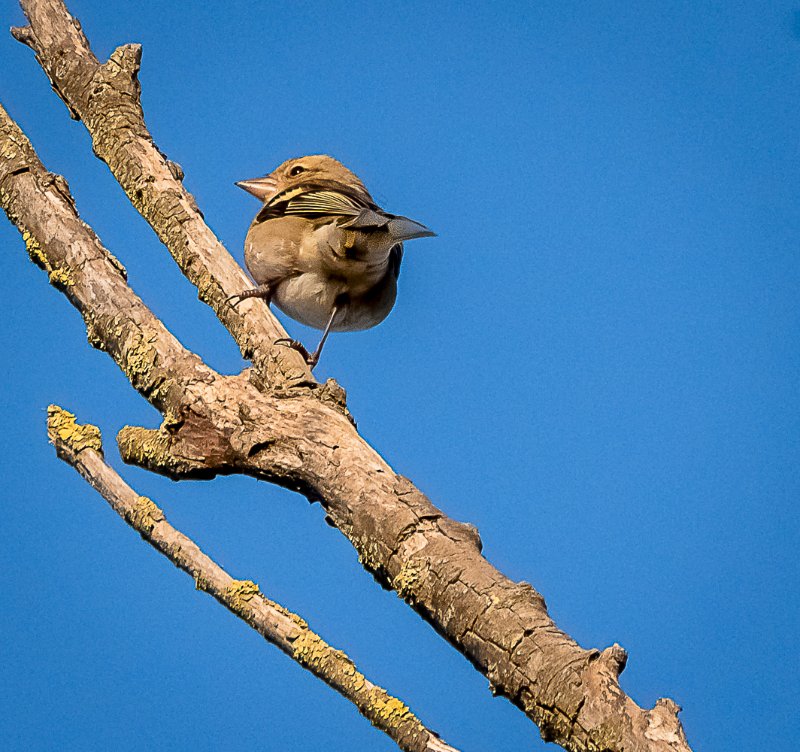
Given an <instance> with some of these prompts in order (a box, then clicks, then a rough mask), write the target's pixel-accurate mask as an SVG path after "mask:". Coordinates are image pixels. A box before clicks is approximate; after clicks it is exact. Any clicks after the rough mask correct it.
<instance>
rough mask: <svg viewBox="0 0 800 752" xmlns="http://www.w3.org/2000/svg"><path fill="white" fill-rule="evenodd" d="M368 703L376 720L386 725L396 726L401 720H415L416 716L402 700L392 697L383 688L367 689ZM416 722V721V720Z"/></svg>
mask: <svg viewBox="0 0 800 752" xmlns="http://www.w3.org/2000/svg"><path fill="white" fill-rule="evenodd" d="M369 705H370V707H371V708H372V711H373V714H374V715H375V716H377V720H379V721H380V722H381V723H383V724H385V725H386V726H397V725H398V724H399V723H401V722H403V721H416V720H417V718H416V716H415V715H414V714H413V713H412V712H411V709H410V708H409V707H408V705H406V704H405V703H404V702H403V701H402V700H399V699H397V698H396V697H392V695H390V694H389V693H388V692H387V691H386V690H385V689H382V688H381V687H373V688H372V689H370V690H369ZM417 722H418V721H417Z"/></svg>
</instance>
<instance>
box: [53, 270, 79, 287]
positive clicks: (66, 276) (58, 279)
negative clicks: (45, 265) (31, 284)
mask: <svg viewBox="0 0 800 752" xmlns="http://www.w3.org/2000/svg"><path fill="white" fill-rule="evenodd" d="M49 277H50V284H51V285H55V286H56V287H72V286H73V285H74V284H75V280H74V279H73V278H72V275H71V274H70V273H69V272H67V271H65V270H64V269H53V271H51V272H50V274H49Z"/></svg>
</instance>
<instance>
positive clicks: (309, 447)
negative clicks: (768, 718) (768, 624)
mask: <svg viewBox="0 0 800 752" xmlns="http://www.w3.org/2000/svg"><path fill="white" fill-rule="evenodd" d="M22 4H23V7H24V9H25V11H26V14H27V15H28V18H29V19H30V22H31V27H30V28H25V29H21V30H16V32H15V35H16V36H17V38H19V39H21V40H22V41H24V42H25V43H26V44H28V45H29V46H31V47H33V48H34V50H35V51H36V53H37V57H38V59H39V60H40V62H41V64H42V67H43V68H44V69H45V71H46V72H47V73H48V76H49V77H50V79H51V81H52V82H53V85H54V88H55V89H56V91H57V92H58V93H59V95H60V96H62V98H64V99H65V101H66V102H67V104H68V106H69V107H70V109H71V111H72V112H73V113H74V115H75V116H76V117H79V118H81V119H83V120H84V122H86V124H87V127H88V128H89V130H90V132H91V133H92V136H93V139H94V142H95V150H96V151H98V153H101V156H102V154H106V156H105V157H104V158H107V160H108V161H109V164H110V166H111V167H112V171H114V172H115V175H116V174H117V173H119V174H118V175H117V176H118V178H119V179H120V182H121V183H123V185H124V187H126V192H129V195H130V191H133V193H134V195H135V196H136V191H137V190H138V189H137V186H139V185H140V184H141V182H142V181H143V182H144V184H146V185H149V188H148V190H151V189H152V193H146V194H145V193H143V194H142V196H141V197H139V198H134V203H135V204H136V205H137V208H140V211H142V213H143V214H145V216H147V217H148V219H149V221H150V222H151V224H153V226H154V228H155V229H156V231H157V232H158V233H159V235H160V236H161V237H162V239H164V240H165V243H166V244H167V245H168V247H170V250H171V252H172V253H173V256H174V257H175V258H176V260H177V261H178V263H179V264H180V265H181V268H182V269H183V270H184V272H185V273H186V275H187V277H189V278H190V279H191V280H192V281H193V282H195V284H197V285H198V286H199V287H200V292H201V297H203V295H204V292H203V290H206V291H211V292H210V293H208V294H206V297H207V299H208V301H210V302H211V304H212V306H213V307H215V310H217V311H218V314H219V315H220V318H221V320H223V323H225V324H226V326H228V328H229V329H230V330H231V333H232V334H233V336H234V337H235V338H236V339H237V342H239V344H240V346H241V347H242V349H243V351H245V350H247V351H248V352H251V353H252V357H253V360H254V368H253V369H252V370H246V371H245V372H244V373H242V374H240V375H238V376H221V375H220V374H218V373H216V372H215V371H213V370H212V369H210V368H209V367H208V366H206V365H205V364H204V363H203V362H202V361H201V360H200V359H199V358H198V357H197V356H196V355H194V354H192V353H189V352H188V351H186V350H185V349H184V348H182V346H181V345H180V344H179V343H178V342H177V340H175V338H174V337H172V335H171V334H170V333H169V332H168V331H167V330H166V329H165V328H164V327H163V325H162V324H161V322H159V321H158V320H157V319H156V318H155V317H154V316H153V315H152V313H151V312H150V311H149V310H148V309H146V307H145V306H144V304H143V303H142V302H141V301H140V300H139V299H138V298H137V297H136V296H135V295H134V293H133V292H132V291H131V290H130V288H129V287H128V286H127V284H126V283H125V280H124V276H123V275H122V273H121V272H120V270H119V267H118V264H117V265H115V263H114V261H113V260H112V259H113V257H112V256H111V255H110V254H109V253H108V252H107V251H106V250H105V249H103V248H102V246H101V245H100V243H99V241H98V240H97V238H96V237H95V236H94V234H93V233H92V232H91V230H90V229H89V228H88V227H87V226H86V225H84V224H83V223H82V222H80V220H79V219H78V218H77V214H76V213H75V209H74V204H73V202H72V199H71V197H70V196H69V192H68V190H67V189H66V184H65V183H63V182H61V181H59V179H58V178H56V177H54V176H52V175H50V174H49V173H47V172H46V171H45V170H44V168H43V167H42V166H41V164H40V163H39V162H38V159H37V158H36V156H35V154H34V153H33V150H32V148H31V147H30V144H28V142H27V140H26V139H25V138H24V136H23V135H22V133H21V132H20V131H19V130H18V129H17V128H16V126H15V125H14V124H13V123H12V122H11V121H10V119H9V118H8V117H7V116H6V115H5V114H4V113H0V156H1V157H2V159H0V199H1V202H2V205H3V207H4V209H5V210H6V212H7V213H8V215H9V217H11V219H12V221H14V222H15V224H17V226H18V227H19V228H20V231H21V232H22V233H23V237H26V233H27V234H28V235H29V236H30V238H32V239H33V243H31V242H30V240H29V239H26V243H27V244H28V248H29V252H30V253H31V255H32V257H33V258H34V259H35V260H36V261H37V262H38V263H39V264H40V265H41V266H43V267H44V268H45V269H46V270H47V271H48V272H49V274H50V279H51V282H52V283H53V284H55V285H56V286H58V287H59V289H61V290H62V291H63V292H65V293H66V294H67V295H68V297H70V299H71V300H72V301H73V303H74V304H75V305H76V306H77V307H78V309H79V310H80V311H81V313H82V314H83V316H84V319H85V321H86V323H87V330H88V331H89V333H90V334H89V336H90V341H92V342H93V344H95V345H97V346H100V347H102V348H103V349H106V350H108V352H109V354H110V355H112V357H114V359H115V360H116V361H117V363H118V364H119V365H120V367H122V369H123V370H124V371H125V373H126V374H127V375H128V377H129V378H130V380H131V383H132V384H133V385H134V386H135V387H136V388H137V389H139V391H141V392H142V393H143V394H144V395H145V396H146V397H147V398H148V399H149V400H150V401H151V402H152V403H153V404H154V405H155V406H156V407H157V408H158V409H159V410H160V411H161V412H162V414H163V415H164V422H163V424H162V426H161V428H160V429H158V430H150V429H146V428H140V427H126V428H124V429H123V430H122V431H121V432H120V434H119V436H118V443H119V446H120V451H121V453H122V455H123V458H124V459H125V460H126V461H128V462H132V463H135V464H138V465H141V466H143V467H146V468H148V469H150V470H153V471H155V472H160V473H163V474H165V475H168V476H170V477H172V478H176V479H179V478H188V477H206V478H210V477H213V476H214V475H217V474H221V473H242V474H246V475H251V476H253V477H257V478H262V479H266V480H269V481H272V482H274V483H277V484H280V485H282V486H285V487H287V488H291V489H294V490H297V491H299V492H301V493H303V494H304V495H306V496H307V497H308V498H309V499H310V500H311V501H318V502H320V503H321V504H322V506H323V507H324V508H325V510H326V512H327V515H328V518H329V520H330V521H331V522H332V523H333V524H334V525H335V526H336V527H337V528H338V529H339V530H340V531H341V532H342V533H344V534H345V535H346V536H347V537H348V539H349V540H350V541H351V542H352V544H353V545H354V547H355V548H356V550H357V551H358V555H359V559H360V561H361V562H362V564H363V565H364V567H365V568H366V569H368V570H369V571H371V572H372V573H373V574H374V575H375V577H376V578H377V579H378V580H379V581H381V582H382V583H383V584H385V585H386V586H387V587H390V588H393V589H394V590H396V591H397V593H398V594H399V595H400V596H401V597H403V598H404V599H405V600H406V601H407V602H408V603H409V604H410V605H412V606H413V607H414V608H415V609H416V610H417V611H418V612H419V613H420V614H422V615H423V616H424V617H425V618H426V619H427V620H428V621H429V622H430V623H431V624H432V625H433V626H434V627H435V628H436V630H437V631H438V632H440V633H441V634H442V635H443V636H445V637H446V638H447V639H448V640H449V641H450V642H451V643H452V644H453V645H455V646H456V647H457V648H458V649H459V650H460V651H461V652H462V653H463V654H464V655H465V656H466V657H467V658H468V659H469V660H470V661H472V663H473V664H474V665H475V667H476V668H477V669H478V670H480V671H481V672H482V673H484V674H485V675H486V676H487V677H488V679H489V681H490V684H491V686H492V689H493V691H494V692H495V694H501V695H504V696H506V697H508V698H509V699H510V700H511V701H512V702H513V703H514V704H515V705H517V706H518V707H519V708H521V709H522V710H523V711H524V712H525V713H526V714H527V715H528V717H529V718H531V719H532V720H533V721H534V722H536V723H537V724H538V725H539V728H540V730H541V733H542V736H543V738H545V739H547V740H549V741H554V742H556V743H558V744H560V745H561V746H563V747H564V748H566V749H569V750H581V751H583V750H586V751H590V750H610V751H611V750H613V751H618V752H623V750H624V752H645V751H648V752H668V751H670V752H687V751H688V750H689V746H688V743H687V742H686V739H685V736H684V734H683V730H682V727H681V724H680V722H679V720H678V718H677V712H678V708H677V706H676V705H675V704H674V703H672V702H671V701H669V700H660V701H659V702H657V703H656V705H655V707H654V708H653V709H652V710H644V709H642V708H640V707H639V706H638V705H636V703H634V701H633V700H632V699H631V698H629V697H628V696H627V695H626V694H625V693H624V692H623V691H622V689H621V688H620V686H619V681H618V677H619V674H620V672H621V671H622V669H623V668H624V665H625V652H624V650H622V648H620V647H619V646H616V645H615V646H612V647H610V648H607V649H606V650H604V651H602V652H600V651H598V650H585V649H583V648H581V647H580V646H578V645H577V644H576V643H575V642H574V641H573V640H572V639H571V638H570V637H569V636H568V635H566V634H565V633H563V632H562V631H560V630H559V629H558V628H557V627H556V626H555V624H554V623H553V621H552V620H551V619H550V616H549V615H548V613H547V609H546V606H545V603H544V600H543V598H542V596H541V595H539V593H537V592H536V591H535V590H534V589H533V587H532V586H531V585H529V584H528V583H524V582H514V581H512V580H510V579H508V578H507V577H505V576H504V575H503V574H502V573H500V572H499V571H498V570H496V569H495V568H494V567H493V566H492V565H491V564H490V563H489V562H488V561H486V559H485V558H484V557H483V556H481V552H480V551H481V546H480V538H479V535H478V533H477V530H475V528H474V527H472V526H470V525H466V524H463V523H459V522H456V521H454V520H451V519H449V518H448V517H446V516H445V515H444V514H443V513H442V512H441V511H440V510H438V509H437V508H436V507H435V506H434V505H433V504H432V503H431V502H430V500H429V499H428V498H427V497H426V496H425V495H424V494H422V493H421V492H420V491H419V490H418V489H417V488H416V487H415V486H414V485H413V484H412V483H411V482H410V481H409V480H407V479H405V478H403V477H401V476H398V475H396V474H395V473H394V472H393V470H392V469H391V468H390V467H389V465H388V464H387V463H386V462H385V461H384V460H383V459H382V458H381V457H380V455H378V454H377V452H375V450H374V449H372V447H370V446H369V445H368V444H367V443H366V442H365V441H364V440H363V439H362V438H361V437H360V436H359V435H358V433H357V431H356V430H355V427H354V425H353V423H352V420H351V419H350V416H349V414H348V413H347V410H346V407H345V404H344V393H343V391H342V390H341V388H340V387H339V386H338V385H336V384H335V382H332V381H329V382H328V383H327V384H325V385H318V384H316V383H315V382H313V380H311V379H309V378H308V377H307V376H306V375H305V374H304V373H301V371H302V369H299V370H298V366H297V363H296V359H295V358H294V356H295V353H294V352H293V351H291V350H289V349H287V348H285V347H281V346H275V345H273V344H272V342H273V340H274V338H275V336H276V332H275V331H272V330H270V329H269V326H270V325H268V324H258V322H260V321H262V319H265V317H266V315H267V314H266V313H265V312H266V308H265V307H264V306H263V305H262V304H261V303H254V304H253V305H254V306H255V305H258V316H255V315H247V314H245V316H243V317H242V318H241V320H240V319H238V318H235V317H233V314H230V313H228V312H227V311H226V310H223V309H222V308H220V304H219V301H220V296H221V295H222V294H223V291H224V293H228V292H233V291H235V288H236V285H237V284H239V283H238V282H235V280H234V281H232V280H233V279H234V278H233V277H231V276H230V274H229V270H228V271H225V270H224V269H223V272H224V273H223V272H220V276H216V275H217V271H218V266H215V264H217V263H218V261H219V259H218V256H219V255H220V253H225V254H226V253H227V252H224V249H221V246H219V244H218V242H217V241H216V239H213V241H212V240H211V239H209V238H208V236H206V235H204V234H203V232H202V229H201V228H199V225H198V223H200V224H202V217H201V216H200V215H199V212H197V214H196V215H192V214H191V212H190V209H191V207H190V206H189V203H193V200H192V201H191V202H190V199H191V197H190V196H189V197H188V198H186V196H188V194H186V195H185V196H184V195H182V194H180V192H178V194H177V196H178V198H176V193H175V191H176V188H175V183H179V181H178V180H177V179H176V177H175V175H176V174H178V172H177V170H176V169H175V168H172V169H171V168H170V167H169V163H168V161H167V160H166V158H164V157H163V155H161V154H160V152H158V150H157V149H156V147H155V146H154V145H153V143H152V139H150V136H149V134H148V133H147V131H146V129H144V120H143V117H142V115H141V108H140V107H139V102H138V88H136V89H135V91H128V94H126V95H125V96H122V95H121V94H120V93H119V92H117V93H116V94H113V95H111V94H108V88H109V86H106V85H105V84H104V85H98V83H97V82H98V80H99V79H98V78H97V76H98V75H100V76H101V78H103V76H105V77H106V78H104V79H103V80H104V81H105V80H106V79H109V80H114V81H117V80H120V81H122V82H123V83H124V82H126V81H127V82H128V83H124V86H128V85H129V82H130V81H134V82H135V75H134V74H131V73H130V71H134V73H135V70H134V69H136V68H137V67H138V52H136V53H135V54H134V52H133V51H131V50H130V49H129V48H128V47H124V48H120V50H122V52H120V50H117V51H116V52H115V53H114V54H113V55H112V60H114V62H113V63H112V61H111V60H110V61H109V63H106V64H105V65H104V66H100V64H99V63H98V62H97V60H96V59H95V58H94V56H93V55H91V52H90V51H88V50H89V48H88V43H87V42H86V39H85V37H84V36H83V34H82V32H81V31H80V28H79V25H78V24H77V22H76V21H74V19H72V17H71V16H69V14H68V13H67V11H66V9H65V8H64V6H63V4H62V3H61V2H60V0H24V1H23V3H22ZM125 50H128V51H127V52H125ZM126 61H127V62H126ZM118 68H119V69H120V70H122V69H124V70H126V71H128V73H125V75H120V76H118V77H117V78H115V75H116V74H115V73H114V71H115V70H117V69H118ZM98 70H105V71H106V73H105V74H98ZM103 86H106V88H103ZM120 86H122V87H123V88H122V89H120V91H123V89H124V86H123V84H120ZM136 86H137V87H138V84H136ZM111 88H113V87H111ZM90 93H91V95H90ZM134 95H135V96H134ZM92 96H94V97H97V98H99V97H101V96H108V97H110V99H108V100H107V101H106V104H104V105H103V107H100V106H99V105H95V106H94V109H91V107H92V105H91V100H92ZM114 97H117V99H114ZM117 100H119V102H120V103H119V104H118V105H116V106H114V107H112V106H111V105H110V104H109V102H112V103H113V102H115V101H117ZM87 108H88V109H87ZM109 108H110V109H109ZM107 112H108V113H110V114H108V115H106V114H104V113H107ZM106 116H108V117H112V118H114V119H115V125H114V128H113V129H112V130H116V131H117V132H119V131H120V129H122V128H128V130H127V131H126V134H127V136H126V139H122V140H123V141H126V145H125V146H124V147H123V146H118V147H115V145H114V144H113V143H109V145H107V146H102V145H101V146H98V140H100V141H101V142H103V138H104V137H103V136H102V134H103V133H104V132H105V130H104V129H105V128H107V127H108V125H107V124H106V123H105V120H104V118H105V117H106ZM127 119H130V123H128V124H127V125H123V123H124V122H127ZM137 139H139V140H141V141H142V142H144V144H143V145H142V144H138V145H137V144H135V143H132V142H136V140H137ZM111 141H112V142H113V139H111ZM148 145H149V146H148ZM142 149H143V150H144V151H140V150H142ZM153 150H154V151H155V152H156V153H157V154H158V155H159V158H160V159H161V160H162V161H163V164H164V165H165V166H164V167H162V168H160V172H155V173H154V172H148V171H149V170H151V169H153V160H152V159H149V157H152V155H153ZM137 159H139V160H140V161H138V162H137V161H136V160H137ZM131 175H133V176H135V177H134V179H132V178H130V176H131ZM170 181H171V182H170ZM159 190H163V191H166V193H165V196H166V197H165V198H162V197H161V195H160V194H159ZM137 201H138V203H137ZM175 201H177V202H178V205H179V207H180V208H179V209H178V208H175V209H174V211H173V209H164V207H173V204H174V202H175ZM145 204H147V205H146V206H145ZM187 207H188V208H187ZM193 211H195V212H196V208H195V209H193ZM186 212H188V213H189V216H190V219H186V220H185V221H178V222H177V223H176V222H175V219H174V218H175V216H177V215H180V216H181V217H184V214H183V213H186ZM190 236H191V237H190ZM212 237H213V236H212ZM206 243H210V245H208V244H206ZM173 246H174V247H177V248H180V249H182V250H180V252H178V253H176V251H175V250H174V247H173ZM32 248H33V250H32ZM224 258H225V259H230V257H229V256H227V255H226V256H225V257H224ZM231 263H233V262H232V260H231ZM225 264H227V261H225ZM226 268H227V267H226ZM197 269H200V270H201V272H200V273H198V272H197ZM240 273H241V272H240ZM64 280H67V282H64ZM112 289H113V295H112V293H111V290H112ZM251 310H252V309H251ZM256 324H258V325H256ZM259 326H260V327H261V328H259ZM264 327H266V328H264ZM243 342H246V343H250V344H249V345H247V347H245V346H243ZM253 343H256V344H253Z"/></svg>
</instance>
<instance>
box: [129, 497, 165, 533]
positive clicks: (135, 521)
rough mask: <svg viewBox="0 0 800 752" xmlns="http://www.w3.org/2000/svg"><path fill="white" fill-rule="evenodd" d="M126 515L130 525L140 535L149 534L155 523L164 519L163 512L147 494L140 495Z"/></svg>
mask: <svg viewBox="0 0 800 752" xmlns="http://www.w3.org/2000/svg"><path fill="white" fill-rule="evenodd" d="M127 516H128V519H129V520H130V523H131V525H133V526H134V527H135V528H136V529H137V530H138V531H139V532H140V533H142V535H150V533H152V532H153V528H154V527H155V526H156V523H158V522H162V521H163V520H164V519H165V517H164V512H163V511H161V509H160V508H159V507H157V506H156V505H155V503H153V500H152V499H148V498H147V496H140V497H139V498H138V499H137V500H136V503H135V504H134V506H133V509H132V510H131V511H130V513H129V514H128V515H127Z"/></svg>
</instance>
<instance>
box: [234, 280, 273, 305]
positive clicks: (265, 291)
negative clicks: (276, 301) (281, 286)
mask: <svg viewBox="0 0 800 752" xmlns="http://www.w3.org/2000/svg"><path fill="white" fill-rule="evenodd" d="M271 295H272V287H271V286H270V285H259V286H258V287H254V288H253V289H252V290H242V291H241V292H237V293H236V294H234V295H230V296H228V297H227V298H226V299H225V302H226V303H227V304H228V305H229V306H230V307H231V308H236V306H237V305H239V303H241V302H242V301H243V300H247V299H248V298H263V299H264V300H266V301H267V303H269V299H270V297H271Z"/></svg>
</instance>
